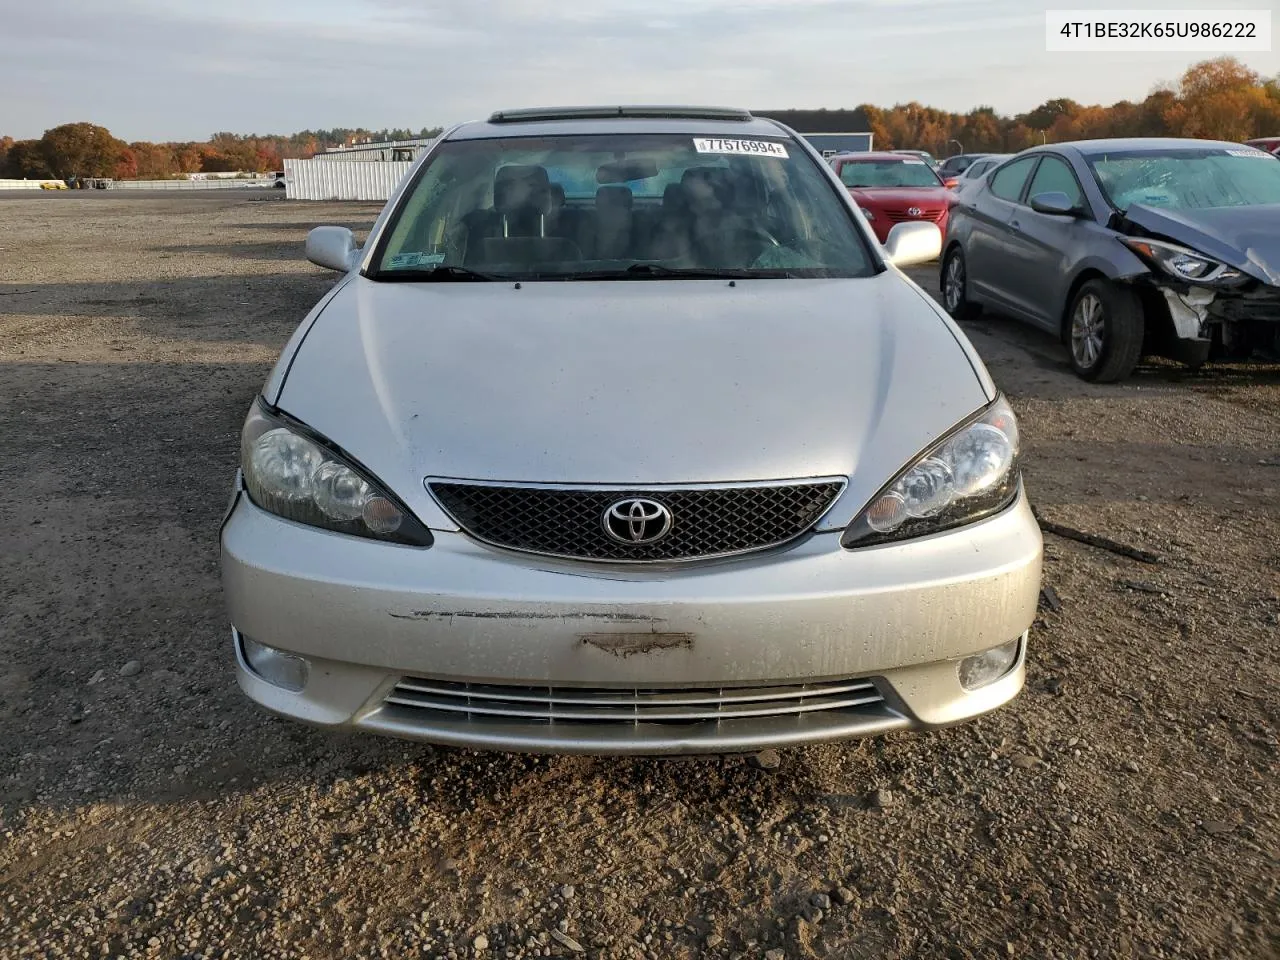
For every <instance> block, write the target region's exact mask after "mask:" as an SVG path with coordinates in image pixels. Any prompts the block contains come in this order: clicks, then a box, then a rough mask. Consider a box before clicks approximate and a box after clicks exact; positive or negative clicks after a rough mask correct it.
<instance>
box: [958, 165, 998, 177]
mask: <svg viewBox="0 0 1280 960" xmlns="http://www.w3.org/2000/svg"><path fill="white" fill-rule="evenodd" d="M990 169H991V161H990V160H975V161H974V162H973V163H971V164H969V166H968V167H967V168H966V169H965V171H964V173H963V174H962V175H961V176H962V177H963V178H964V179H965V180H972V179H973V178H974V177H980V176H982V175H983V174H984V173H985V172H986V171H988V170H990Z"/></svg>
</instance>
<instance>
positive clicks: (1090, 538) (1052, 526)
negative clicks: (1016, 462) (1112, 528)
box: [1031, 508, 1164, 563]
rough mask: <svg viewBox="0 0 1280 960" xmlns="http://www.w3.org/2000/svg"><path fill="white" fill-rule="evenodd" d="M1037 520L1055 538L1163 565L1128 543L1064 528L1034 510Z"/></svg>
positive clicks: (1150, 554)
mask: <svg viewBox="0 0 1280 960" xmlns="http://www.w3.org/2000/svg"><path fill="white" fill-rule="evenodd" d="M1031 512H1032V513H1033V514H1034V515H1035V518H1036V523H1038V524H1040V529H1041V530H1043V531H1044V532H1045V533H1052V534H1053V535H1054V536H1058V537H1065V538H1066V539H1067V540H1075V541H1076V542H1077V543H1086V544H1088V545H1089V546H1091V547H1097V548H1098V549H1099V550H1109V551H1110V552H1112V553H1116V554H1119V555H1120V556H1122V557H1129V558H1130V559H1132V560H1138V561H1140V562H1141V563H1163V562H1164V561H1163V560H1161V558H1160V557H1158V556H1156V554H1154V553H1150V552H1148V551H1146V550H1139V549H1138V548H1137V547H1131V546H1129V545H1128V544H1127V543H1119V542H1118V541H1116V540H1108V539H1107V538H1106V537H1100V536H1098V535H1097V534H1096V533H1086V532H1085V531H1083V530H1076V529H1075V528H1074V527H1067V526H1063V525H1062V524H1060V523H1054V522H1053V521H1052V520H1046V519H1045V518H1044V517H1042V516H1040V511H1039V510H1036V509H1035V508H1032V511H1031Z"/></svg>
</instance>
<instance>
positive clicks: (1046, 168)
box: [1027, 157, 1084, 207]
mask: <svg viewBox="0 0 1280 960" xmlns="http://www.w3.org/2000/svg"><path fill="white" fill-rule="evenodd" d="M1039 193H1065V194H1066V195H1067V197H1068V199H1070V201H1071V202H1072V203H1073V204H1075V205H1076V206H1078V207H1082V206H1084V192H1083V191H1082V190H1081V189H1080V184H1079V183H1078V182H1077V181H1076V175H1075V174H1074V173H1072V172H1071V168H1070V167H1069V166H1067V164H1066V161H1064V160H1059V159H1058V158H1057V157H1045V158H1044V159H1043V160H1041V161H1040V166H1039V167H1037V168H1036V175H1035V176H1034V177H1032V178H1031V189H1030V190H1028V191H1027V196H1028V197H1034V196H1035V195H1036V194H1039Z"/></svg>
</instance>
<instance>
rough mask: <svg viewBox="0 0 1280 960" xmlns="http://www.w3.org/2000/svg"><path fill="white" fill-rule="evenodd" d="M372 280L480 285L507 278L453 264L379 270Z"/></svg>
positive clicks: (380, 281)
mask: <svg viewBox="0 0 1280 960" xmlns="http://www.w3.org/2000/svg"><path fill="white" fill-rule="evenodd" d="M370 279H371V280H376V281H378V282H379V283H382V282H390V283H449V282H454V283H457V282H462V283H468V282H471V283H480V282H485V281H496V280H506V279H508V278H507V277H499V276H495V275H494V274H492V273H481V272H480V271H479V270H471V269H470V268H468V267H457V266H453V265H452V264H444V263H442V264H440V265H439V266H436V267H429V268H427V269H425V270H419V269H412V270H379V271H378V272H377V273H375V274H374V275H373V276H372V277H370Z"/></svg>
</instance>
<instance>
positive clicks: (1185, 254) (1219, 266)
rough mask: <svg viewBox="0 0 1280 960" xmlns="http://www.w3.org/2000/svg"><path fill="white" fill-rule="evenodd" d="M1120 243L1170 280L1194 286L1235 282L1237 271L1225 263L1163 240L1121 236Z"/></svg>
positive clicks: (1237, 276)
mask: <svg viewBox="0 0 1280 960" xmlns="http://www.w3.org/2000/svg"><path fill="white" fill-rule="evenodd" d="M1120 242H1121V243H1123V244H1124V245H1125V246H1126V247H1128V248H1129V249H1130V250H1132V251H1133V252H1134V253H1136V254H1137V255H1138V256H1140V257H1142V259H1143V260H1146V261H1147V262H1148V263H1150V264H1152V265H1153V266H1155V267H1158V268H1159V269H1161V270H1163V271H1164V272H1165V273H1167V274H1168V275H1169V276H1171V277H1176V278H1177V279H1179V280H1186V281H1188V282H1195V283H1216V282H1218V281H1224V280H1236V279H1239V277H1240V271H1239V270H1236V269H1235V268H1234V267H1228V266H1227V265H1226V264H1225V263H1221V262H1220V261H1218V260H1214V259H1212V258H1210V257H1206V256H1205V255H1204V254H1202V253H1196V252H1195V251H1194V250H1188V249H1187V248H1186V247H1180V246H1178V245H1177V244H1176V243H1165V242H1164V241H1163V240H1147V239H1145V238H1142V237H1121V238H1120Z"/></svg>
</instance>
